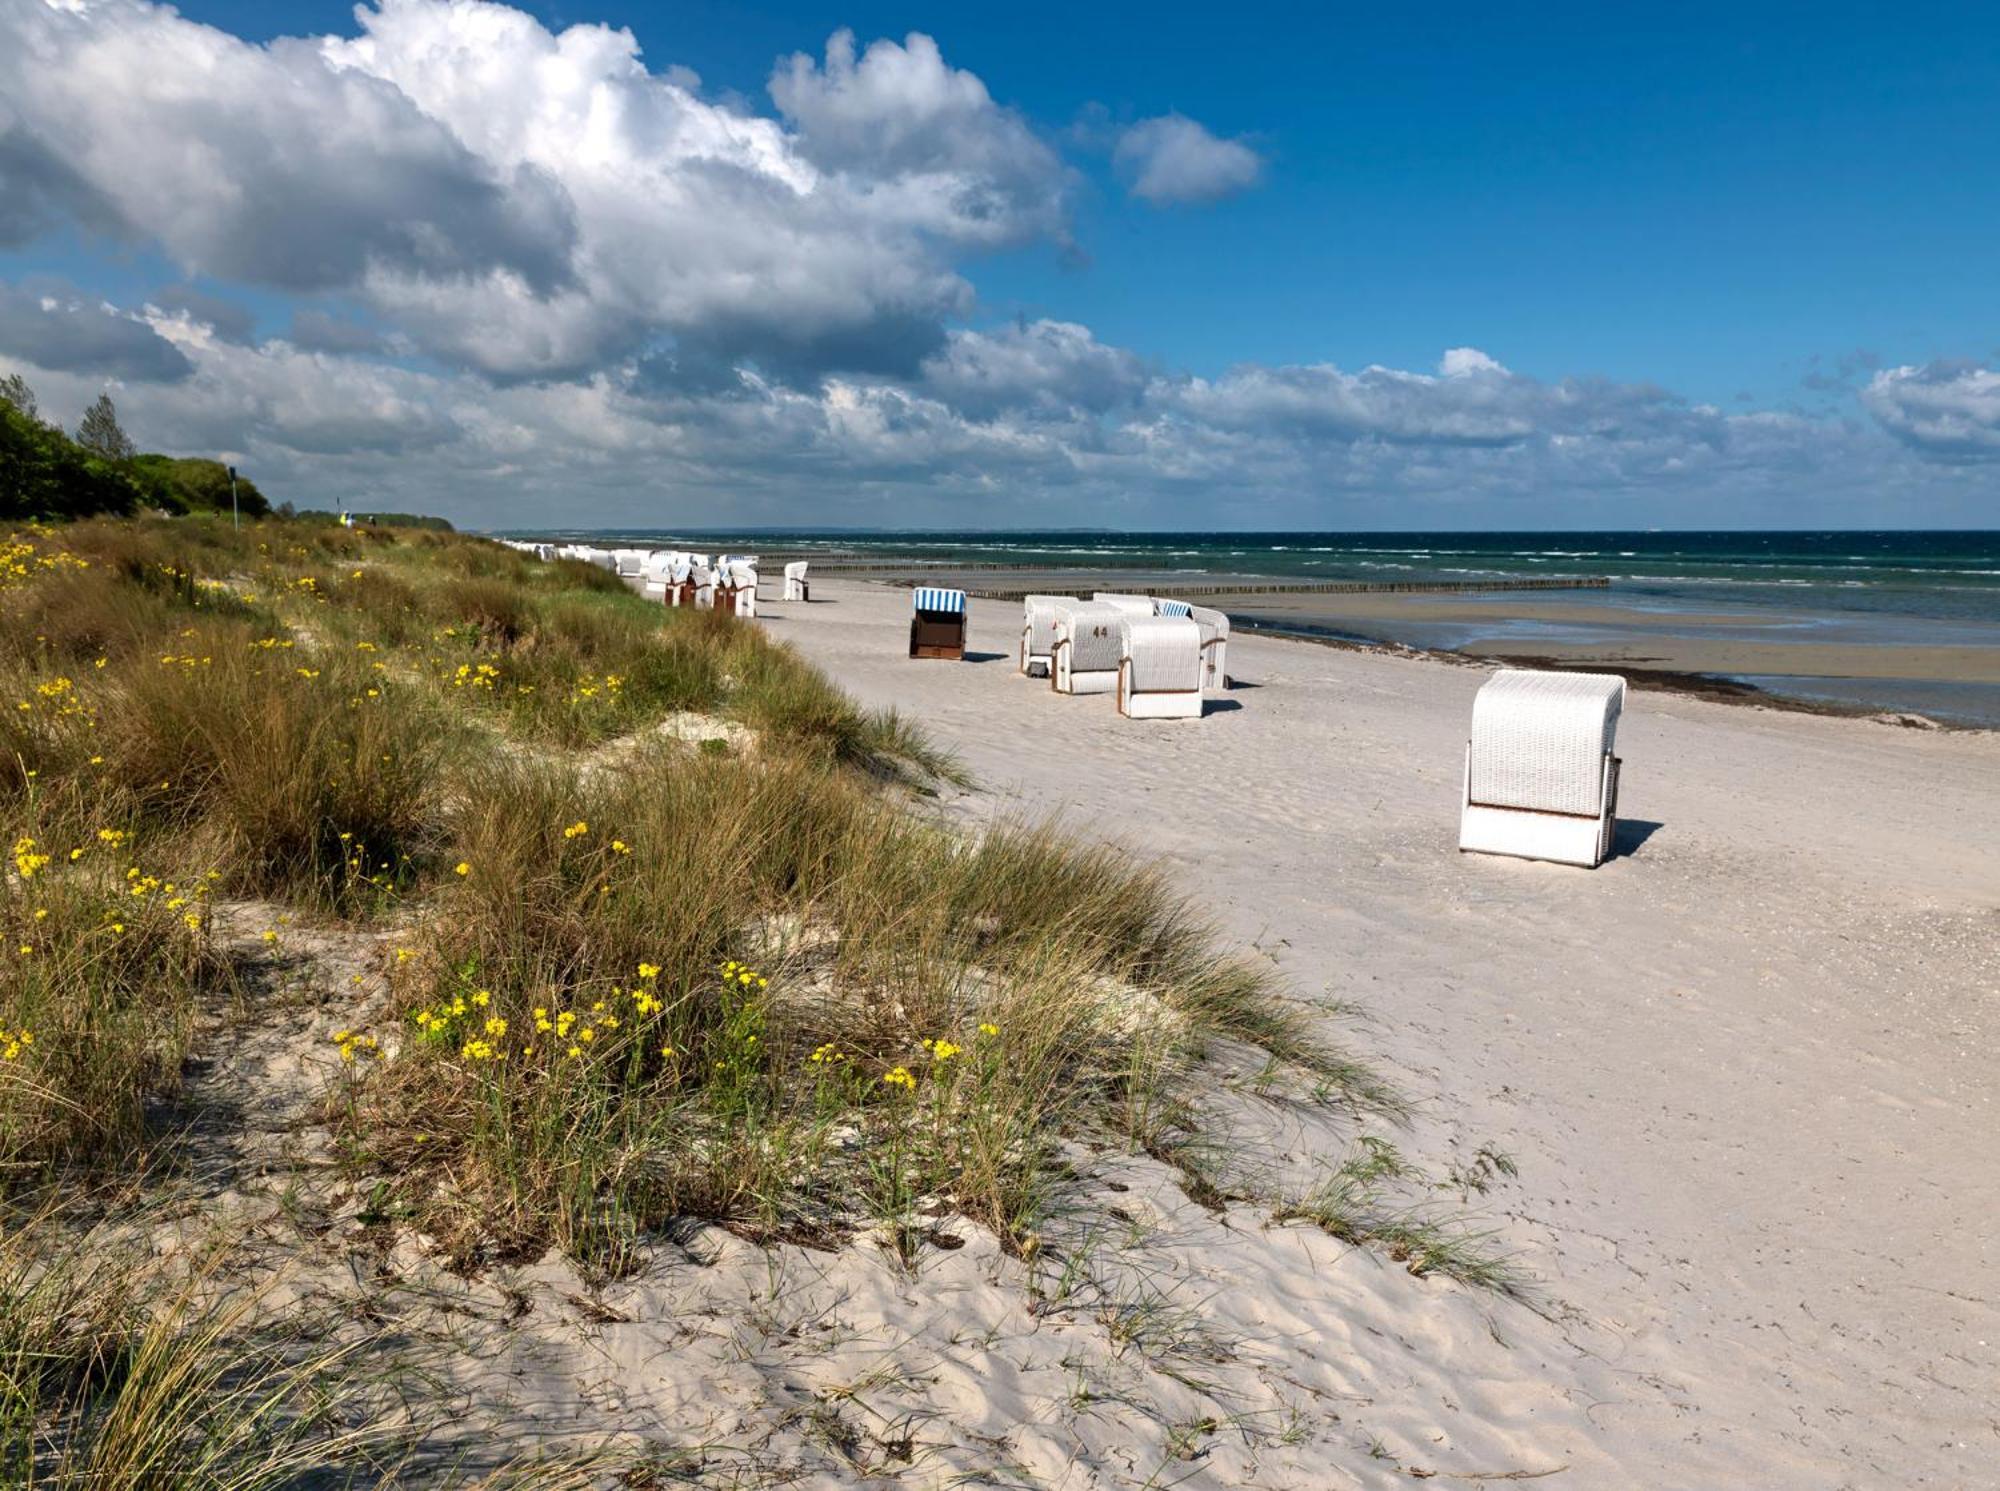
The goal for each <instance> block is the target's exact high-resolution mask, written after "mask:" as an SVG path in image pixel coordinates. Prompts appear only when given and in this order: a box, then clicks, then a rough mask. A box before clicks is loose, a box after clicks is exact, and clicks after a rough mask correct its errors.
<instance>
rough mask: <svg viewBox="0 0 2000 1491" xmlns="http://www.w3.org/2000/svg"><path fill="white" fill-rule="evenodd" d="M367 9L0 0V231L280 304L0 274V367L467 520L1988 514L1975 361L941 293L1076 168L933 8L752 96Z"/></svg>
mask: <svg viewBox="0 0 2000 1491" xmlns="http://www.w3.org/2000/svg"><path fill="white" fill-rule="evenodd" d="M358 22H359V32H358V34H356V35H354V36H350V37H345V38H332V37H323V38H314V39H303V40H281V41H278V42H274V43H272V44H270V45H269V46H255V45H251V44H248V43H245V42H243V41H241V40H239V39H237V38H235V37H232V36H229V35H227V34H226V33H223V32H220V31H217V30H214V29H212V28H209V27H205V26H201V25H198V24H195V23H193V22H190V21H188V20H186V19H184V18H182V17H181V16H179V15H178V14H177V13H175V12H173V11H172V10H170V9H167V8H165V7H162V6H157V5H152V4H148V3H145V0H66V3H65V4H64V5H62V6H57V5H54V4H51V3H49V0H0V241H22V240H25V239H31V238H33V237H34V236H35V235H38V234H41V233H44V232H46V231H48V230H49V229H50V228H51V227H52V226H54V225H59V224H63V223H67V224H70V225H74V226H77V227H80V228H82V229H84V230H85V231H86V232H96V233H108V234H112V235H114V236H115V237H116V238H118V239H120V240H122V241H124V242H125V243H129V244H132V245H137V246H139V247H141V248H147V249H158V250H160V251H163V252H164V253H165V254H166V255H168V256H169V257H171V258H172V259H173V260H175V261H176V262H177V263H178V264H179V265H180V266H181V267H182V269H183V270H184V271H185V272H186V273H187V274H188V275H189V276H190V278H192V279H196V280H197V281H198V282H199V283H200V285H201V287H202V291H203V292H206V291H208V289H209V288H210V287H211V286H215V287H217V288H219V289H222V290H227V289H229V288H231V287H233V286H236V285H261V286H265V287H276V288H277V289H279V290H281V291H285V292H289V293H290V294H291V296H292V297H293V298H294V300H295V302H297V303H294V304H292V305H291V306H290V310H291V316H290V321H289V328H288V330H287V332H286V333H285V334H284V335H283V336H278V337H269V338H267V339H265V340H263V341H261V342H257V341H255V340H254V338H255V336H256V321H255V320H254V319H253V318H249V317H247V316H246V315H245V314H243V312H242V310H241V307H240V306H238V305H236V304H235V303H234V302H231V301H226V300H218V299H212V298H210V297H209V296H208V295H207V294H206V293H199V294H198V293H191V292H190V291H188V290H187V289H186V287H178V288H176V289H174V290H171V291H162V292H161V293H160V294H158V295H157V296H156V297H155V303H154V304H153V305H151V306H142V307H132V306H127V307H125V308H122V309H121V308H117V307H111V306H106V305H104V304H103V303H102V302H101V301H99V300H97V299H95V298H93V297H91V296H89V295H86V294H85V293H84V292H82V291H78V290H76V289H75V288H74V287H71V286H59V287H38V286H35V285H27V286H16V287H7V286H5V285H0V370H6V369H17V368H18V369H19V370H21V371H23V372H25V373H26V374H27V375H28V376H29V377H30V379H31V381H32V382H33V383H34V384H35V386H36V388H37V390H38V391H39V392H40V393H41V395H42V400H43V404H44V407H45V408H46V409H48V410H49V411H51V412H52V413H55V414H58V415H60V416H64V417H72V418H73V417H74V415H75V414H77V413H79V412H80V411H81V409H82V407H83V405H84V404H86V403H87V402H88V401H89V400H90V399H91V398H92V397H94V396H95V394H96V392H97V391H98V390H99V389H100V388H101V387H102V386H103V385H104V383H105V381H106V380H107V379H110V380H117V381H119V383H120V388H119V392H118V401H119V407H120V412H121V415H122V416H123V417H124V419H125V421H126V424H127V426H128V428H129V429H131V431H132V433H133V435H134V437H135V438H136V439H138V440H139V441H140V442H141V443H142V444H144V445H148V446H150V447H152V448H157V449H166V450H172V451H181V452H187V453H196V452H209V453H223V452H226V453H230V454H232V455H235V456H240V457H241V459H242V464H244V465H245V467H246V469H250V470H252V471H253V473H254V474H256V475H257V476H258V478H259V480H260V482H262V483H263V484H264V485H265V488H266V490H267V491H270V492H272V493H274V494H276V495H278V496H279V497H281V498H283V497H289V498H290V499H291V500H293V501H296V502H299V503H301V504H306V503H312V504H317V505H330V504H333V503H338V502H349V503H355V502H363V503H371V504H377V505H382V506H390V507H398V508H406V509H408V508H416V509H426V510H440V509H441V510H443V511H445V512H446V513H447V514H448V515H451V516H454V517H459V518H464V519H469V520H471V521H474V522H486V523H535V524H549V523H560V522H564V521H572V522H596V521H621V520H634V519H650V520H653V521H656V522H674V521H690V520H708V521H724V520H740V521H744V522H751V521H785V520H794V521H797V520H813V519H819V520H823V521H829V522H835V521H838V522H880V521H885V520H891V519H893V520H895V521H904V522H908V521H932V522H941V523H950V522H959V523H965V522H975V523H977V522H1009V523H1013V522H1020V523H1029V522H1058V523H1072V522H1080V521H1081V522H1092V523H1105V524H1119V523H1129V524H1158V523H1167V524H1172V523H1182V524H1194V525H1198V526H1199V525H1208V526H1222V525H1230V524H1236V525H1252V526H1258V525H1261V526H1265V527H1272V526H1284V525H1287V524H1290V525H1295V526H1308V527H1309V526H1353V525H1356V524H1358V523H1369V522H1372V523H1381V522H1383V521H1385V520H1387V521H1389V522H1392V523H1405V524H1418V523H1424V522H1451V521H1453V520H1454V516H1453V515H1454V514H1463V513H1475V512H1476V513H1477V514H1478V515H1479V521H1483V522H1486V523H1488V524H1489V525H1495V524H1499V525H1504V524H1505V523H1506V522H1507V521H1509V514H1510V513H1512V514H1516V515H1517V520H1518V521H1526V522H1537V523H1539V522H1547V521H1550V520H1551V519H1552V518H1554V517H1557V516H1560V517H1561V518H1562V519H1563V520H1565V521H1570V522H1575V523H1577V524H1578V525H1579V526H1609V525H1616V524H1619V523H1636V524H1644V523H1656V522H1665V521H1686V522H1700V521H1715V522H1724V523H1741V522H1744V521H1749V520H1751V519H1753V518H1756V517H1762V518H1764V519H1765V520H1766V521H1770V522H1773V523H1774V524H1782V523H1788V522H1795V521H1798V520H1800V519H1801V518H1803V517H1806V516H1807V515H1808V514H1809V515H1810V517H1811V520H1813V521H1816V522H1833V521H1838V520H1841V519H1842V518H1843V517H1844V518H1845V520H1847V521H1854V522H1859V523H1862V524H1867V523H1870V522H1881V521H1887V520H1895V519H1901V520H1906V521H1907V520H1910V519H1911V518H1912V517H1913V515H1916V514H1919V513H1920V514H1921V515H1922V516H1923V517H1925V518H1926V519H1928V520H1930V521H1935V522H1940V523H1948V522H1953V521H1971V520H1973V519H1975V518H1977V517H1980V516H1985V517H1987V518H1989V520H1990V503H1991V494H1990V491H1987V490H1985V489H1984V488H1981V487H1979V486H1978V484H1977V482H1976V476H1977V475H1978V472H1977V470H1976V469H1975V467H1974V465H1973V463H1972V462H1971V461H1970V460H1969V459H1966V458H1968V457H1972V456H1982V455H1988V454H1992V453H1994V452H1995V451H1996V450H2000V374H1995V373H1994V372H1992V371H1989V370H1986V369H1980V368H1968V367H1959V366H1943V365H1936V366H1930V367H1923V368H1897V369H1891V370H1888V371H1886V372H1882V373H1878V374H1877V375H1876V376H1875V379H1874V381H1873V382H1872V383H1871V384H1870V385H1868V387H1867V388H1866V389H1865V390H1864V393H1863V405H1864V407H1865V408H1866V409H1867V410H1869V411H1870V412H1872V413H1873V415H1874V416H1875V419H1874V422H1873V423H1870V422H1866V421H1862V420H1847V419H1837V418H1826V417H1821V418H1806V417H1803V416H1800V415H1795V414H1785V413H1769V412H1764V413H1757V412H1750V413H1740V414H1736V415H1725V414H1723V413H1721V412H1720V411H1718V410H1717V409H1715V408H1712V407H1709V406H1707V405H1702V404H1696V403H1691V402H1689V401H1687V400H1684V399H1681V398H1679V397H1677V396H1675V395H1673V394H1672V393H1670V392H1668V391H1666V390H1663V389H1661V388H1658V387H1655V386H1652V385H1649V384H1646V383H1616V382H1611V381H1608V380H1604V379H1591V378H1570V379H1558V380H1554V381H1546V380H1542V379H1538V378H1534V377H1530V376H1528V375H1526V374H1523V373H1519V372H1516V371H1514V370H1512V369H1510V368H1508V367H1506V366H1505V365H1504V364H1503V363H1502V362H1501V361H1499V360H1497V359H1496V358H1494V357H1492V356H1489V355H1488V354H1487V353H1486V352H1483V351H1481V350H1478V349H1476V348H1472V347H1465V346H1458V347H1452V348H1450V349H1449V350H1446V351H1444V352H1443V354H1442V356H1441V357H1440V359H1439V360H1438V362H1437V363H1436V365H1435V367H1434V368H1432V369H1430V370H1426V371H1409V370H1403V369H1397V368H1389V367H1380V366H1368V367H1362V368H1359V369H1358V370H1353V371H1350V370H1348V369H1346V368H1343V367H1339V366H1336V365H1334V364H1332V363H1330V362H1301V363H1295V364H1288V365H1280V366H1269V365H1260V364H1246V365H1243V366H1240V367H1236V368H1232V369H1229V370H1228V371H1226V372H1223V373H1221V374H1218V375H1212V376H1192V375H1189V374H1185V373H1178V372H1173V371H1169V370H1164V369H1162V368H1160V367H1158V366H1157V365H1155V364H1153V363H1151V362H1149V361H1147V360H1146V359H1145V358H1144V357H1142V356H1141V355H1140V354H1139V353H1137V352H1135V351H1133V350H1131V349H1128V348H1124V347H1119V346H1114V345H1110V344H1108V343H1105V342H1102V341H1099V340H1098V339H1097V337H1096V336H1095V335H1094V334H1093V332H1092V331H1091V330H1090V328H1089V327H1087V326H1084V325H1080V324H1077V323H1076V322H1074V321H1069V320H1060V319H1053V318H1051V319H1039V320H1022V321H1019V322H1017V323H1015V324H1012V325H1005V324H1002V325H982V326H978V327H974V326H972V325H969V324H968V322H970V321H971V320H972V318H973V317H974V315H975V313H976V311H977V305H976V300H975V297H974V294H973V290H972V287H971V285H970V284H969V283H968V281H967V280H966V278H965V276H964V266H965V265H966V264H967V263H968V262H970V261H971V259H972V257H973V256H975V255H977V254H980V253H983V252H987V251H991V250H995V249H1001V248H1005V247H1007V246H1009V245H1018V244H1021V243H1025V242H1030V241H1036V240H1041V241H1053V242H1057V243H1063V242H1066V240H1067V231H1068V230H1067V222H1068V210H1069V202H1068V199H1069V195H1070V193H1071V190H1072V185H1073V183H1072V177H1071V173H1070V171H1069V170H1068V168H1067V167H1066V166H1065V165H1064V164H1063V162H1062V161H1061V159H1060V158H1059V157H1058V156H1057V155H1056V153H1055V152H1054V151H1053V150H1052V149H1051V148H1049V145H1048V143H1047V141H1046V140H1045V139H1044V138H1043V137H1042V136H1040V135H1039V134H1038V133H1037V132H1036V131H1035V130H1034V129H1033V128H1032V127H1031V126H1030V125H1029V124H1028V122H1027V121H1025V120H1024V119H1022V118H1021V117H1020V116H1019V115H1018V114H1017V113H1015V112H1014V111H1012V110H1010V109H1008V108H1006V107H1005V106H1003V105H1001V104H1000V103H998V102H996V101H995V99H994V98H993V97H992V95H991V93H990V92H989V90H988V89H987V87H986V86H985V84H984V83H982V82H981V81H980V80H979V79H978V78H977V77H975V76H973V75H972V74H971V73H968V72H966V71H964V70H962V69H957V68H953V67H951V66H949V65H948V64H947V63H946V61H945V59H944V57H943V56H942V55H941V54H940V52H939V50H938V48H937V46H936V45H935V44H934V43H933V42H932V41H931V40H930V39H929V38H927V37H924V36H921V35H912V36H909V37H906V38H905V39H904V40H903V41H902V42H900V43H895V42H876V43H874V44H873V45H871V46H868V47H867V48H865V49H861V48H858V47H857V45H856V43H855V42H854V40H853V39H852V38H851V37H850V36H848V35H847V34H846V33H840V34H837V35H835V36H834V37H833V39H832V40H831V41H830V42H829V43H828V44H827V47H826V50H825V53H824V55H823V57H821V58H819V59H814V58H811V57H807V56H803V55H800V56H794V57H790V58H788V59H785V60H783V61H781V62H780V63H779V65H778V66H777V68H776V69H775V70H774V72H773V74H772V76H771V79H770V90H771V95H772V100H773V104H774V107H775V110H776V113H775V114H774V115H765V114H760V113H758V112H755V111H754V110H753V109H751V108H750V107H749V106H748V105H745V104H743V103H741V102H738V101H718V100H716V99H712V98H707V97H704V96H703V95H702V92H701V84H700V80H699V79H698V78H697V77H696V76H695V75H694V74H692V73H691V72H689V71H688V70H687V69H685V68H683V67H679V66H674V65H665V66H660V67H656V68H649V66H648V64H647V63H646V62H644V61H642V59H641V58H640V55H639V51H638V47H637V45H636V43H635V41H634V39H633V37H632V36H631V34H630V33H629V32H627V31H624V30H621V29H617V28H612V27H605V26H592V25H579V26H571V27H569V28H567V29H564V30H560V31H551V30H549V29H548V28H547V27H545V26H543V25H542V24H541V23H540V22H539V21H537V20H535V19H534V18H533V17H531V16H529V15H527V14H525V13H523V12H521V11H518V10H514V9H511V8H509V7H507V6H503V5H496V4H487V3H480V0H382V3H381V4H380V5H379V6H378V7H377V8H375V9H364V10H362V11H360V12H358ZM1117 157H1118V164H1119V167H1120V169H1121V170H1122V171H1124V172H1125V173H1126V175H1127V177H1128V179H1129V180H1130V182H1131V186H1132V189H1133V191H1134V192H1135V193H1136V194H1138V195H1140V196H1142V197H1145V198H1148V199H1150V200H1153V201H1158V202H1169V201H1190V200H1208V199H1212V198H1213V197H1214V196H1216V195H1220V194H1226V193H1227V192H1229V191H1233V190H1240V189H1242V188H1244V187H1246V186H1248V185H1250V184H1251V183H1253V182H1254V181H1255V179H1256V178H1257V176H1258V174H1259V172H1260V170H1261V162H1260V161H1259V159H1258V157H1257V155H1256V153H1255V152H1254V151H1253V150H1251V149H1250V148H1249V147H1248V146H1246V145H1243V144H1242V143H1241V142H1237V141H1226V140H1218V139H1217V138H1215V137H1214V136H1213V135H1211V134H1210V133H1209V132H1208V131H1206V130H1205V129H1203V128H1202V127H1201V126H1200V125H1198V124H1196V123H1194V122H1193V121H1191V120H1188V119H1185V118H1182V117H1181V116H1178V115H1166V116H1162V117H1161V118H1157V119H1151V120H1147V121H1144V122H1143V123H1142V124H1140V125H1138V126H1134V127H1133V129H1132V130H1130V131H1128V132H1127V134H1126V135H1125V136H1124V138H1123V139H1122V141H1121V142H1120V144H1119V146H1118V147H1117ZM268 304H269V303H268V300H266V301H262V302H259V305H260V312H264V313H267V312H268ZM272 319H273V320H274V321H275V320H277V319H280V318H278V317H273V318H272ZM1885 431H1886V432H1887V433H1885ZM1892 435H1893V436H1894V437H1896V438H1893V439H1892V438H1890V437H1891V436H1892ZM1913 452H1914V453H1913ZM1930 456H1942V457H1950V458H1954V459H1945V460H1934V459H1925V457H1930ZM1802 494H1803V495H1802ZM1885 494H1894V495H1893V496H1891V495H1885ZM1961 515H1962V516H1961Z"/></svg>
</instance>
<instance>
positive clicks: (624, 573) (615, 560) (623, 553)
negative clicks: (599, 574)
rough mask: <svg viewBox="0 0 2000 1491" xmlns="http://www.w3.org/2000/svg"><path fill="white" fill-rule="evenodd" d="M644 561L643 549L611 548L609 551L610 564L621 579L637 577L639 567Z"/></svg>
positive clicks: (634, 578)
mask: <svg viewBox="0 0 2000 1491" xmlns="http://www.w3.org/2000/svg"><path fill="white" fill-rule="evenodd" d="M645 562H646V551H645V550H644V549H613V550H612V551H611V566H612V568H613V569H614V570H616V571H617V573H618V575H619V576H620V577H621V578H623V579H627V580H636V579H638V578H639V570H640V567H641V566H643V565H644V564H645Z"/></svg>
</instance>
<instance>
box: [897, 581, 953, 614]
mask: <svg viewBox="0 0 2000 1491" xmlns="http://www.w3.org/2000/svg"><path fill="white" fill-rule="evenodd" d="M910 609H911V610H912V611H963V610H964V609H965V592H964V591H963V590H940V589H938V588H937V587H935V586H932V585H919V586H917V588H916V589H914V590H912V591H911V592H910Z"/></svg>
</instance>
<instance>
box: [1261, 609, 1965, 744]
mask: <svg viewBox="0 0 2000 1491" xmlns="http://www.w3.org/2000/svg"><path fill="white" fill-rule="evenodd" d="M1229 621H1230V627H1231V629H1232V631H1233V632H1240V633H1243V634H1246V635H1255V636H1260V637H1269V638H1271V639H1273V640H1275V641H1282V642H1304V643H1307V644H1309V645H1311V646H1315V647H1331V648H1338V649H1342V650H1347V651H1353V652H1375V653H1383V654H1387V655H1390V656H1403V657H1418V658H1428V659H1431V660H1433V661H1436V662H1442V663H1446V664H1449V665H1452V666H1456V667H1474V668H1476V667H1490V666H1493V665H1496V664H1498V665H1501V666H1505V667H1516V668H1544V669H1549V670H1552V671H1556V672H1563V673H1605V672H1615V673H1618V674H1620V675H1621V676H1623V677H1624V679H1625V681H1626V684H1627V686H1628V687H1630V688H1632V689H1634V690H1635V691H1640V692H1646V693H1661V694H1674V695H1678V696H1680V697H1682V698H1688V699H1704V700H1707V701H1709V702H1710V703H1716V704H1734V705H1739V706H1748V707H1751V708H1757V709H1776V710H1782V711H1784V712H1786V713H1789V714H1810V715H1824V716H1829V717H1832V718H1836V719H1856V720H1873V721H1876V722H1878V723H1881V724H1885V725H1899V726H1901V727H1903V728H1905V729H1914V730H1950V731H1962V732H1967V733H1971V734H1991V733H1994V732H1997V731H2000V724H1982V723H1977V722H1973V721H1967V720H1958V719H1951V718H1940V717H1939V716H1936V715H1930V714H1925V713H1923V712H1922V711H1920V710H1912V709H1890V708H1884V707H1881V706H1871V705H1868V704H1864V703H1859V702H1850V701H1845V700H1839V699H1826V698H1809V697H1806V696H1803V695H1799V694H1787V693H1782V692H1780V691H1778V690H1775V689H1767V688H1760V687H1759V686H1758V685H1756V684H1754V683H1747V682H1745V681H1743V680H1742V679H1738V678H1731V677H1729V676H1728V675H1727V674H1721V673H1704V672H1700V671H1697V670H1693V669H1683V668H1655V667H1645V666H1639V665H1635V664H1633V663H1631V662H1630V661H1628V660H1625V659H1618V658H1591V657H1561V656H1554V655H1549V654H1537V653H1531V652H1514V651H1511V650H1510V651H1507V652H1472V651H1468V650H1464V649H1461V648H1455V647H1421V646H1417V645H1415V644H1413V643H1408V642H1397V641H1394V640H1392V639H1389V638H1383V637H1365V636H1358V635H1357V636H1340V635H1335V634H1332V633H1329V632H1315V631H1309V630H1305V629H1302V628H1299V627H1295V626H1285V625H1282V624H1278V625H1274V624H1272V623H1270V622H1266V621H1261V620H1259V619H1257V618H1255V617H1238V616H1236V615H1235V614H1233V613H1232V614H1231V615H1230V618H1229Z"/></svg>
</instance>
